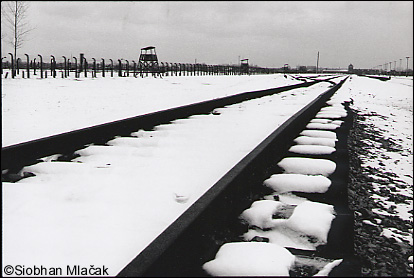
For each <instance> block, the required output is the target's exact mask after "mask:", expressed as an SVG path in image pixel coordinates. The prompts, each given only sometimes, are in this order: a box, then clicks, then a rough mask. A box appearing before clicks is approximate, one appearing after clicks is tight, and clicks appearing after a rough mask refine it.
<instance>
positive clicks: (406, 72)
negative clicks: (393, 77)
mask: <svg viewBox="0 0 414 278" xmlns="http://www.w3.org/2000/svg"><path fill="white" fill-rule="evenodd" d="M405 58H407V70H406V71H405V76H406V77H407V76H408V59H409V58H410V57H405Z"/></svg>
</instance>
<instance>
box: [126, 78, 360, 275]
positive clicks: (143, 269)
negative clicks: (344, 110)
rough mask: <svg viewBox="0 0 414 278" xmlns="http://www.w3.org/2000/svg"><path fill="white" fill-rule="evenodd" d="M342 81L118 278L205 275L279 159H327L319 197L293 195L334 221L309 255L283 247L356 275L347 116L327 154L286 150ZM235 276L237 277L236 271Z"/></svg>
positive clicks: (238, 230)
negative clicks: (332, 166)
mask: <svg viewBox="0 0 414 278" xmlns="http://www.w3.org/2000/svg"><path fill="white" fill-rule="evenodd" d="M345 80H346V79H344V80H342V81H341V82H340V83H339V84H337V85H335V86H334V87H332V88H331V89H329V90H328V91H326V92H325V93H324V94H322V95H320V96H319V97H318V98H316V99H315V100H314V101H312V102H311V103H309V104H308V105H307V106H306V107H304V108H303V109H302V110H300V111H299V112H298V113H296V114H295V115H294V116H292V117H291V118H290V119H289V120H288V121H286V122H285V123H284V124H283V125H282V126H280V127H279V128H277V129H276V130H275V131H274V132H273V133H272V134H271V135H270V136H268V137H267V138H266V139H265V140H264V141H263V142H262V143H261V144H260V145H258V146H257V147H256V148H255V149H254V150H253V151H252V152H250V153H249V154H248V155H247V156H246V157H244V159H243V160H241V161H240V162H239V163H238V164H237V165H235V166H234V167H233V168H232V169H231V170H230V171H229V172H227V174H226V175H225V176H223V177H222V178H221V179H220V180H219V181H218V182H217V183H216V184H214V185H213V186H212V187H211V189H210V190H209V191H207V192H206V193H205V194H204V195H203V196H202V197H201V198H200V199H199V200H198V201H197V202H196V203H194V204H193V205H192V206H191V207H190V208H189V209H187V210H186V211H185V213H184V214H183V215H182V216H180V217H179V218H178V219H177V220H176V221H175V222H174V223H173V224H172V225H170V226H169V227H168V228H167V229H166V230H165V231H164V232H163V233H162V234H161V235H160V236H158V237H157V238H156V239H155V240H154V241H153V242H152V243H151V244H150V245H149V246H148V247H147V248H146V249H144V251H142V252H141V253H140V254H139V255H138V256H137V257H136V258H135V259H134V260H132V261H131V263H130V264H128V265H127V266H126V267H125V268H124V269H123V270H122V271H121V272H120V273H119V274H118V276H119V277H128V276H166V275H168V276H177V277H178V276H209V274H208V273H206V271H205V270H203V265H204V264H205V263H206V262H208V261H211V260H213V259H214V257H215V255H216V253H217V251H218V250H219V248H220V247H221V246H222V245H223V244H225V243H230V242H240V241H243V240H241V238H242V235H243V233H244V232H246V225H245V224H242V223H241V221H240V215H241V214H242V212H243V211H244V210H246V209H248V208H249V207H250V206H251V204H252V202H254V201H255V200H263V198H264V196H266V195H268V194H269V193H270V192H271V191H269V189H268V188H265V187H264V186H263V182H264V181H265V180H266V179H267V178H269V176H271V175H273V174H277V173H281V172H283V171H282V169H281V168H280V166H278V163H279V162H280V161H281V159H283V158H284V157H298V156H300V157H309V158H316V157H319V158H325V159H330V160H331V161H334V162H335V163H336V164H337V168H336V170H335V172H334V173H333V174H332V176H331V177H330V179H331V180H332V185H331V187H330V189H329V190H328V191H327V192H326V193H325V194H318V193H301V192H296V193H297V194H298V196H301V197H306V198H307V199H308V200H311V201H315V202H322V203H327V204H330V205H332V206H333V207H334V208H335V213H336V217H335V220H334V221H333V223H332V226H331V230H330V232H329V236H328V243H327V244H326V245H323V246H321V247H318V248H317V249H316V250H315V251H309V250H300V249H297V248H288V249H289V250H290V251H291V253H292V254H294V255H296V256H297V257H298V258H302V259H303V258H308V259H310V260H314V261H318V260H319V262H320V261H321V260H324V259H326V260H329V259H331V260H332V259H338V258H342V259H343V262H342V264H341V265H340V266H338V267H337V268H336V269H334V271H333V272H332V273H333V274H334V275H335V276H354V277H356V276H359V275H358V274H359V273H360V270H359V266H358V262H357V260H356V258H355V257H354V254H353V212H352V211H350V210H349V208H348V201H347V181H348V169H347V167H348V164H347V163H348V156H347V149H346V138H347V133H348V130H349V125H350V123H351V122H352V121H351V118H352V114H351V113H349V114H348V116H346V117H340V118H341V120H343V121H344V123H345V124H343V125H342V126H341V128H339V129H338V130H337V131H336V133H337V138H338V142H337V144H336V148H337V149H336V151H335V152H334V153H333V154H331V155H322V156H321V155H298V154H295V153H292V152H291V151H289V148H290V147H291V146H292V145H294V144H293V140H294V139H295V138H296V137H298V136H299V134H300V132H301V131H303V130H305V129H306V126H307V125H308V123H309V122H310V121H311V120H312V119H313V118H314V117H315V115H317V113H318V112H319V110H320V109H321V108H322V107H324V106H327V104H326V102H327V100H329V99H330V98H331V97H332V96H333V95H334V93H335V92H336V91H337V90H338V89H339V88H340V86H341V85H342V84H343V82H345ZM345 105H346V103H345ZM348 111H349V109H348ZM256 240H258V241H262V240H264V241H266V242H267V241H268V239H263V238H261V237H259V238H258V239H257V238H256V239H255V240H253V241H256ZM305 260H306V259H305ZM310 265H312V263H310ZM307 267H308V269H307V271H304V270H303V267H302V268H300V267H299V268H297V269H295V270H292V271H291V273H290V275H291V276H310V275H313V274H315V269H313V270H312V267H310V266H309V265H308V266H307ZM309 268H310V269H309ZM312 271H313V272H312ZM236 275H240V274H237V272H236Z"/></svg>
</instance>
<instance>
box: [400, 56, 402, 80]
mask: <svg viewBox="0 0 414 278" xmlns="http://www.w3.org/2000/svg"><path fill="white" fill-rule="evenodd" d="M401 61H402V59H400V76H401V72H402V67H401Z"/></svg>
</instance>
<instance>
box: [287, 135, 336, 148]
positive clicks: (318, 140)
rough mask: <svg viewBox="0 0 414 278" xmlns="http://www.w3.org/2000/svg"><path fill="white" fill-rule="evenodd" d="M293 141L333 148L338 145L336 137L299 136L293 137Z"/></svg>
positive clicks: (300, 143)
mask: <svg viewBox="0 0 414 278" xmlns="http://www.w3.org/2000/svg"><path fill="white" fill-rule="evenodd" d="M293 142H294V143H296V144H298V145H320V146H328V147H332V148H333V147H335V145H336V141H335V139H332V138H323V137H311V136H299V137H296V138H295V139H293Z"/></svg>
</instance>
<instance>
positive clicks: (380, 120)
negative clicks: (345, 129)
mask: <svg viewBox="0 0 414 278" xmlns="http://www.w3.org/2000/svg"><path fill="white" fill-rule="evenodd" d="M341 92H342V93H349V95H350V97H351V98H353V99H354V103H353V105H352V108H354V109H356V110H357V111H359V113H358V114H362V115H364V116H367V117H366V120H365V121H366V124H368V125H371V126H372V127H373V128H374V130H375V131H376V132H377V135H378V136H379V137H382V138H383V139H384V140H391V141H394V142H395V144H396V146H398V148H396V146H390V147H388V149H387V148H384V149H382V151H381V153H378V150H381V147H383V146H382V145H383V143H382V142H381V141H376V140H368V141H369V142H367V143H368V144H369V145H371V148H370V149H368V150H367V151H368V153H371V154H372V156H367V157H361V160H362V161H363V167H364V168H365V167H366V168H372V169H377V171H378V173H380V172H385V173H390V174H391V175H393V176H394V177H395V178H393V182H391V183H389V184H388V185H387V186H385V187H386V188H388V189H390V188H392V189H393V192H394V194H401V195H404V196H407V197H408V198H409V199H411V201H410V202H409V203H398V202H395V201H392V200H390V199H389V198H388V197H387V198H382V197H381V196H378V195H376V194H373V195H372V198H374V199H376V200H377V202H378V203H382V204H383V205H384V206H385V208H389V207H391V206H394V207H395V208H394V212H393V213H391V214H390V212H389V210H388V211H387V210H384V209H378V210H376V213H379V214H385V215H395V216H398V217H400V218H401V219H403V220H409V221H411V222H412V221H413V210H412V209H413V202H412V197H413V79H412V78H410V79H408V78H401V77H393V78H391V80H390V81H386V82H383V81H379V80H376V79H370V78H366V77H358V76H353V77H352V78H351V80H350V81H349V82H347V83H346V84H345V85H344V86H343V87H342V88H341V89H340V92H338V93H339V94H340V93H341ZM374 178H379V177H375V176H374ZM372 187H373V191H379V190H380V189H381V187H383V185H380V184H377V183H375V182H373V184H372ZM407 240H408V241H410V242H411V245H412V241H413V239H412V234H411V235H409V236H408V237H407Z"/></svg>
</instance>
